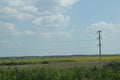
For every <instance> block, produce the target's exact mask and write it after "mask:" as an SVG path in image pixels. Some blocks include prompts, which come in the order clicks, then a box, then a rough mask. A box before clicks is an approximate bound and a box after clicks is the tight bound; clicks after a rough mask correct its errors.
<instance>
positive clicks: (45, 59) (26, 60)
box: [0, 56, 120, 63]
mask: <svg viewBox="0 0 120 80" xmlns="http://www.w3.org/2000/svg"><path fill="white" fill-rule="evenodd" d="M98 60H99V57H65V58H32V59H9V60H0V63H1V62H12V61H13V62H43V61H49V62H63V61H77V62H82V61H84V62H85V61H98ZM102 60H103V61H114V60H118V61H120V56H106V57H102Z"/></svg>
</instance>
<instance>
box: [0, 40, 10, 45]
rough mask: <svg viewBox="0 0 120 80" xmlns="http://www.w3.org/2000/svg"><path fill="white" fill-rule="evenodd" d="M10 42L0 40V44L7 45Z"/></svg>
mask: <svg viewBox="0 0 120 80" xmlns="http://www.w3.org/2000/svg"><path fill="white" fill-rule="evenodd" d="M7 43H8V41H7V40H0V44H7Z"/></svg>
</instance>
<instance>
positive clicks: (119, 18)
mask: <svg viewBox="0 0 120 80" xmlns="http://www.w3.org/2000/svg"><path fill="white" fill-rule="evenodd" d="M119 3H120V0H0V57H9V56H50V55H76V54H79V55H87V54H89V55H93V54H99V53H98V45H97V44H98V40H97V37H98V34H97V31H98V30H101V31H102V33H101V36H102V54H120V53H119V52H120V51H119V50H120V45H119V41H120V36H119V34H120V10H119V8H120V5H119Z"/></svg>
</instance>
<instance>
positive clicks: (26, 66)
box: [0, 56, 120, 80]
mask: <svg viewBox="0 0 120 80" xmlns="http://www.w3.org/2000/svg"><path fill="white" fill-rule="evenodd" d="M102 63H103V68H101V69H100V68H99V57H97V56H95V57H52V58H51V57H42V58H35V57H33V58H22V59H21V58H8V59H7V58H6V59H1V60H0V65H1V66H0V80H120V67H119V66H120V56H104V57H103V58H102Z"/></svg>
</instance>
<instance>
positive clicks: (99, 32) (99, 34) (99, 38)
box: [97, 30, 102, 68]
mask: <svg viewBox="0 0 120 80" xmlns="http://www.w3.org/2000/svg"><path fill="white" fill-rule="evenodd" d="M101 32H102V31H100V30H99V31H97V33H98V40H99V44H98V46H99V67H100V68H102V51H101V49H102V48H101V45H102V44H101Z"/></svg>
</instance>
